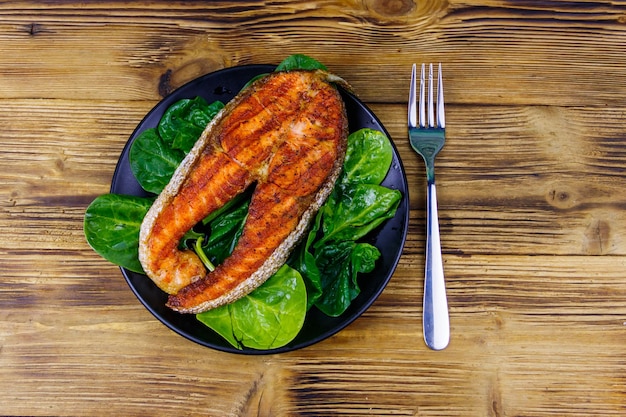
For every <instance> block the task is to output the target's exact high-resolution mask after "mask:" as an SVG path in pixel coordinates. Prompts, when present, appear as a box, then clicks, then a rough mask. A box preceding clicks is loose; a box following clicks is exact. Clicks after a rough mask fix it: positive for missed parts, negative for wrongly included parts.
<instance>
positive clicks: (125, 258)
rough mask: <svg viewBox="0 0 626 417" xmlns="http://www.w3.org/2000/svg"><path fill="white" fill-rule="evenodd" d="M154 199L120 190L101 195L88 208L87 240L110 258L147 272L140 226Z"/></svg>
mask: <svg viewBox="0 0 626 417" xmlns="http://www.w3.org/2000/svg"><path fill="white" fill-rule="evenodd" d="M152 201H153V200H152V199H149V198H143V197H135V196H130V195H120V194H104V195H101V196H99V197H97V198H96V199H95V200H94V201H92V203H91V204H90V205H89V207H87V211H86V212H85V223H84V231H85V236H86V237H87V242H89V244H90V245H91V247H92V248H93V249H94V250H95V251H96V253H98V254H99V255H100V256H102V257H103V258H104V259H106V260H107V261H109V262H112V263H114V264H116V265H119V266H121V267H124V268H126V269H129V270H131V271H134V272H138V273H141V274H143V268H142V267H141V264H140V263H139V259H138V258H137V257H138V251H139V229H140V228H141V222H142V221H143V218H144V217H145V215H146V213H147V212H148V210H149V209H150V206H151V205H152Z"/></svg>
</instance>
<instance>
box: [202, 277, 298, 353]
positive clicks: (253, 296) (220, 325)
mask: <svg viewBox="0 0 626 417" xmlns="http://www.w3.org/2000/svg"><path fill="white" fill-rule="evenodd" d="M306 298H307V295H306V287H305V285H304V281H303V280H302V277H301V276H300V273H298V271H296V270H295V269H292V268H290V267H289V266H287V265H283V266H282V267H281V268H280V269H279V270H278V272H276V273H275V274H274V275H273V276H272V277H271V278H270V279H268V280H267V281H265V283H263V285H261V286H260V287H259V288H257V289H256V290H254V291H253V292H251V293H250V294H248V295H247V296H246V297H244V298H240V299H239V300H237V301H235V302H234V303H231V304H227V305H224V306H221V307H218V308H215V309H212V310H209V311H206V312H204V313H200V314H198V315H197V316H196V317H197V318H198V320H200V321H201V322H202V323H204V324H205V325H206V326H208V327H210V328H211V329H213V330H214V331H215V332H217V333H218V334H219V335H221V336H222V337H223V338H224V339H226V340H227V341H228V342H229V343H230V344H231V345H233V346H234V347H237V348H239V349H241V348H243V347H249V348H252V349H273V348H278V347H281V346H284V345H286V344H287V343H289V342H291V341H292V340H293V339H294V338H295V337H296V336H297V335H298V333H299V332H300V329H301V328H302V325H303V324H304V318H305V316H306Z"/></svg>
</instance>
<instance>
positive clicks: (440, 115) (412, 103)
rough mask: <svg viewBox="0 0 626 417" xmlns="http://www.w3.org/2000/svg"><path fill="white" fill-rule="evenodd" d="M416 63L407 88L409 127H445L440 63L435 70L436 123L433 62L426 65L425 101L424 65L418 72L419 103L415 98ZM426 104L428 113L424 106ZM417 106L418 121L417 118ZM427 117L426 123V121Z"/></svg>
mask: <svg viewBox="0 0 626 417" xmlns="http://www.w3.org/2000/svg"><path fill="white" fill-rule="evenodd" d="M416 78H417V77H416V65H415V64H413V68H412V70H411V88H410V90H409V117H408V120H409V127H418V123H419V127H420V128H425V127H438V128H440V129H444V128H445V127H446V118H445V111H444V103H443V77H442V75H441V63H439V68H438V71H437V112H436V113H437V125H435V104H434V100H433V96H434V88H433V64H429V66H428V102H426V65H425V64H422V71H421V74H420V89H419V103H418V100H417V80H416ZM427 106H428V114H426V107H427ZM418 108H419V121H418V120H417V116H418ZM427 117H428V124H427V122H426V120H427Z"/></svg>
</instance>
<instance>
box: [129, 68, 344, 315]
mask: <svg viewBox="0 0 626 417" xmlns="http://www.w3.org/2000/svg"><path fill="white" fill-rule="evenodd" d="M331 79H332V76H331V75H330V74H328V73H326V72H322V71H289V72H276V73H272V74H270V75H268V76H266V77H264V78H262V79H261V80H259V81H257V82H255V83H254V84H253V85H252V86H250V87H249V88H247V89H245V90H244V91H243V92H241V93H240V94H239V95H238V96H237V97H235V98H234V99H233V100H232V101H231V102H229V103H228V104H227V105H226V106H225V107H224V109H223V110H222V111H221V112H220V113H219V114H218V115H217V116H216V117H215V118H214V119H213V120H212V121H211V123H209V125H208V126H207V128H206V129H205V131H204V132H203V134H202V136H201V137H200V139H199V140H198V141H197V142H196V144H195V146H194V147H193V149H192V150H191V151H190V152H189V154H188V155H187V157H186V158H185V159H184V160H183V162H182V163H181V165H180V166H179V167H178V169H177V170H176V172H175V173H174V175H173V177H172V179H171V181H170V183H169V184H168V185H167V186H166V187H165V189H164V190H163V192H162V193H161V194H160V195H159V197H158V198H157V199H156V201H155V203H154V204H153V206H152V208H151V209H150V210H149V212H148V214H147V215H146V217H145V219H144V222H143V224H142V227H141V232H140V245H139V259H140V261H141V263H142V266H143V268H144V271H145V272H146V274H147V275H148V276H149V277H150V278H151V279H152V280H153V281H154V282H155V283H156V284H157V285H158V286H159V287H160V288H161V289H163V290H164V291H165V292H167V293H168V294H170V296H169V299H168V306H169V307H170V308H172V309H174V310H176V311H179V312H182V313H199V312H202V311H206V310H209V309H211V308H215V307H218V306H221V305H223V304H227V303H230V302H233V301H235V300H237V299H239V298H241V297H243V296H245V295H247V294H248V293H249V292H251V291H252V290H254V289H255V288H257V287H258V286H259V285H261V284H262V283H263V282H265V281H266V280H267V279H268V278H269V277H270V276H271V275H272V274H273V273H274V272H276V271H277V270H278V269H279V268H280V266H282V265H283V264H284V262H285V261H286V260H287V257H288V256H289V254H290V252H291V251H292V250H293V248H294V247H295V246H296V244H297V243H298V241H299V239H300V238H301V237H302V236H303V234H304V233H305V232H306V230H307V228H308V225H309V223H310V221H311V219H312V217H313V216H314V215H315V213H316V212H317V210H318V209H319V207H320V206H321V205H322V204H323V203H324V201H325V200H326V198H327V197H328V195H329V194H330V192H331V190H332V188H333V186H334V183H335V181H336V179H337V177H338V175H339V172H340V171H341V167H342V164H343V159H344V156H345V150H346V140H347V135H348V122H347V117H346V112H345V107H344V104H343V101H342V99H341V96H340V94H339V92H338V91H337V89H336V88H335V87H334V86H333V85H332V84H330V82H329V81H330V80H331ZM253 183H256V186H255V189H254V192H253V194H252V199H251V202H250V207H249V212H248V217H247V219H246V223H245V225H244V229H243V232H242V235H241V237H240V238H239V241H238V243H237V245H236V247H235V248H234V251H233V253H232V254H231V255H230V256H229V257H228V258H226V259H225V260H224V262H223V263H222V264H220V265H218V266H217V268H216V269H215V270H214V271H212V272H210V273H207V271H206V269H205V268H204V265H203V264H202V262H201V261H200V259H199V258H198V257H197V256H196V254H195V253H193V252H192V251H189V250H179V248H178V246H179V242H180V239H181V238H182V237H183V236H184V234H185V233H186V232H187V231H188V230H189V229H191V228H192V227H193V226H194V225H196V224H197V223H198V222H200V221H201V220H202V219H203V218H205V217H206V216H208V215H209V214H210V213H212V212H214V211H215V210H217V209H219V208H220V207H222V206H223V205H224V204H225V203H226V202H228V201H230V200H231V199H232V198H234V197H235V196H236V195H237V194H239V193H242V192H243V191H244V190H246V189H247V188H248V187H249V186H250V185H252V184H253Z"/></svg>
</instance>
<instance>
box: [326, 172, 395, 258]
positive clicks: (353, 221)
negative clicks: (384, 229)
mask: <svg viewBox="0 0 626 417" xmlns="http://www.w3.org/2000/svg"><path fill="white" fill-rule="evenodd" d="M401 198H402V194H401V193H400V191H398V190H392V189H389V188H386V187H383V186H380V185H374V184H358V185H353V186H352V188H350V189H347V190H344V192H343V193H333V195H331V201H330V204H329V205H326V206H323V207H322V209H321V210H322V211H323V216H324V218H323V220H322V231H323V236H322V238H321V239H319V240H318V241H317V242H315V247H316V248H319V247H321V246H323V245H325V244H326V243H327V242H329V241H342V240H358V239H360V238H362V237H364V236H365V235H367V234H368V233H369V232H371V231H372V230H374V229H375V228H377V227H378V226H380V224H381V223H382V222H384V221H385V220H387V219H390V218H392V217H393V216H394V215H395V213H396V209H397V208H398V205H399V204H400V199H401Z"/></svg>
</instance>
